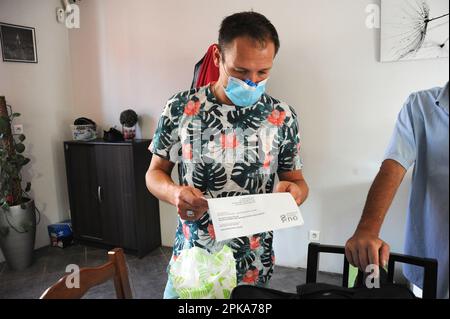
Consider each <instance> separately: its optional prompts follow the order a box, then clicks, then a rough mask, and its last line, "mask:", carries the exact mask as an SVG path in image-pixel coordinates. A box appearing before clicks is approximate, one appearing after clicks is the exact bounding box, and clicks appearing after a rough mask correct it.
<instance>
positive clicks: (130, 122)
mask: <svg viewBox="0 0 450 319" xmlns="http://www.w3.org/2000/svg"><path fill="white" fill-rule="evenodd" d="M137 122H138V115H137V114H136V112H135V111H133V110H131V109H130V110H125V111H123V112H122V113H120V124H122V133H123V137H124V138H125V139H126V140H132V139H134V138H135V137H136V124H137Z"/></svg>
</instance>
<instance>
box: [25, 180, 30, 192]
mask: <svg viewBox="0 0 450 319" xmlns="http://www.w3.org/2000/svg"><path fill="white" fill-rule="evenodd" d="M30 189H31V183H30V182H27V186H26V187H25V192H29V191H30Z"/></svg>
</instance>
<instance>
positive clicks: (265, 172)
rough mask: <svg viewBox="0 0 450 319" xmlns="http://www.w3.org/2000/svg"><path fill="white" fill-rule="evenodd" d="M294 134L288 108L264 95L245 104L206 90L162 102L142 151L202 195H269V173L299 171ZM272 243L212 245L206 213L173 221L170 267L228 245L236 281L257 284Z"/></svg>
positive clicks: (244, 240)
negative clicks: (183, 257) (185, 253)
mask: <svg viewBox="0 0 450 319" xmlns="http://www.w3.org/2000/svg"><path fill="white" fill-rule="evenodd" d="M298 131H299V130H298V122H297V115H296V113H295V111H294V109H293V108H292V107H290V106H289V105H287V104H285V103H283V102H281V101H279V100H276V99H274V98H272V97H270V96H269V95H267V94H263V95H262V96H261V98H260V100H259V101H258V102H257V103H255V104H254V105H252V106H249V107H243V108H242V107H237V106H233V105H226V104H220V103H219V102H218V101H217V100H216V98H215V96H214V94H213V93H212V91H211V87H210V86H209V85H207V86H204V87H201V88H197V89H192V90H190V91H185V92H181V93H178V94H176V95H174V96H173V97H172V98H170V99H169V101H168V102H167V105H166V106H165V108H164V110H163V113H162V115H161V117H160V119H159V123H158V127H157V129H156V131H155V135H154V137H153V140H152V142H151V144H150V147H149V149H150V151H151V152H152V153H153V154H156V155H158V156H160V157H162V158H164V159H167V160H169V161H171V162H173V163H177V164H178V175H179V183H180V185H186V186H192V187H196V188H198V189H200V190H201V191H202V192H203V194H204V196H205V197H206V198H215V197H227V196H240V195H248V194H261V193H271V192H272V190H273V187H274V179H275V174H276V173H279V172H284V171H293V170H299V169H301V168H302V162H301V159H300V155H299V150H300V139H299V132H298ZM272 242H273V232H272V231H269V232H265V233H260V234H253V235H251V236H248V237H240V238H235V239H232V240H227V241H223V242H218V241H216V239H215V234H214V227H213V224H212V220H211V218H210V216H209V213H208V212H206V213H205V214H204V215H203V216H202V217H201V218H200V219H199V220H197V221H186V220H182V219H181V218H180V217H179V218H178V227H177V231H176V236H175V244H174V247H173V255H172V259H171V262H170V263H172V262H173V261H175V260H176V258H177V256H178V255H179V254H180V252H181V250H183V249H189V248H191V247H194V246H197V247H200V248H203V249H206V250H207V251H209V252H215V251H218V250H220V249H221V248H222V247H223V245H228V246H229V247H230V248H231V249H232V250H233V253H234V257H235V259H236V270H237V279H238V284H252V285H262V284H265V283H267V282H268V280H269V279H270V277H271V275H272V272H273V263H274V253H273V248H272ZM169 267H170V264H169Z"/></svg>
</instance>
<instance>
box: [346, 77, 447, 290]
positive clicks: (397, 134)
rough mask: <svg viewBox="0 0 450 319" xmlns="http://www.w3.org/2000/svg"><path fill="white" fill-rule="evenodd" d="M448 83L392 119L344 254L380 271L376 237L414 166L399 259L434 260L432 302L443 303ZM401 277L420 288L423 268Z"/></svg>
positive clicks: (383, 252)
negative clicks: (402, 254)
mask: <svg viewBox="0 0 450 319" xmlns="http://www.w3.org/2000/svg"><path fill="white" fill-rule="evenodd" d="M448 107H449V103H448V82H447V84H446V85H445V86H444V87H437V88H432V89H429V90H425V91H421V92H417V93H413V94H411V95H410V96H409V98H408V100H407V101H406V103H405V104H404V106H403V108H402V109H401V111H400V114H399V116H398V119H397V123H396V126H395V129H394V133H393V135H392V138H391V141H390V144H389V146H388V148H387V151H386V154H385V156H384V158H385V160H384V161H383V163H382V165H381V168H380V171H379V173H378V174H377V176H376V178H375V180H374V182H373V184H372V186H371V188H370V191H369V194H368V196H367V200H366V204H365V207H364V210H363V214H362V217H361V220H360V222H359V224H358V227H357V229H356V231H355V233H354V234H353V236H352V237H351V238H350V239H349V240H348V241H347V243H346V246H345V254H346V258H347V259H348V261H349V263H350V264H352V265H353V266H356V267H358V268H360V269H361V270H363V271H364V270H365V269H366V267H367V265H369V264H375V265H380V264H381V265H382V266H385V265H386V264H387V261H388V258H389V250H390V248H389V245H388V244H387V243H386V242H384V241H383V240H381V239H380V238H379V233H380V230H381V226H382V224H383V220H384V217H385V216H386V213H387V211H388V209H389V206H390V205H391V203H392V200H393V198H394V196H395V193H396V192H397V189H398V187H399V186H400V184H401V182H402V180H403V177H404V176H405V173H406V171H407V170H408V169H409V168H410V167H412V166H414V171H413V178H412V185H411V192H410V198H409V207H408V217H407V223H406V232H405V235H406V237H405V249H404V250H405V254H408V255H414V256H418V257H426V258H435V259H437V260H438V289H437V297H438V298H448V288H449V262H448V245H449V239H448V232H449V225H448V217H449V206H448V203H449V188H448V187H449V126H448ZM403 272H404V275H405V277H406V278H407V279H408V280H409V281H410V282H411V283H412V284H413V285H415V286H417V287H419V288H422V281H423V268H421V267H414V266H410V265H406V264H405V265H404V267H403Z"/></svg>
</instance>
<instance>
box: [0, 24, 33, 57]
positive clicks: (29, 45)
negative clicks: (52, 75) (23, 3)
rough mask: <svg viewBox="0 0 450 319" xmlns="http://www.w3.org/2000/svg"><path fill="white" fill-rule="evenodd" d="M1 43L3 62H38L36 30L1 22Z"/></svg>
mask: <svg viewBox="0 0 450 319" xmlns="http://www.w3.org/2000/svg"><path fill="white" fill-rule="evenodd" d="M0 42H1V46H2V56H3V61H5V62H26V63H37V62H38V59H37V51H36V34H35V30H34V28H32V27H25V26H20V25H14V24H8V23H2V22H0Z"/></svg>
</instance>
